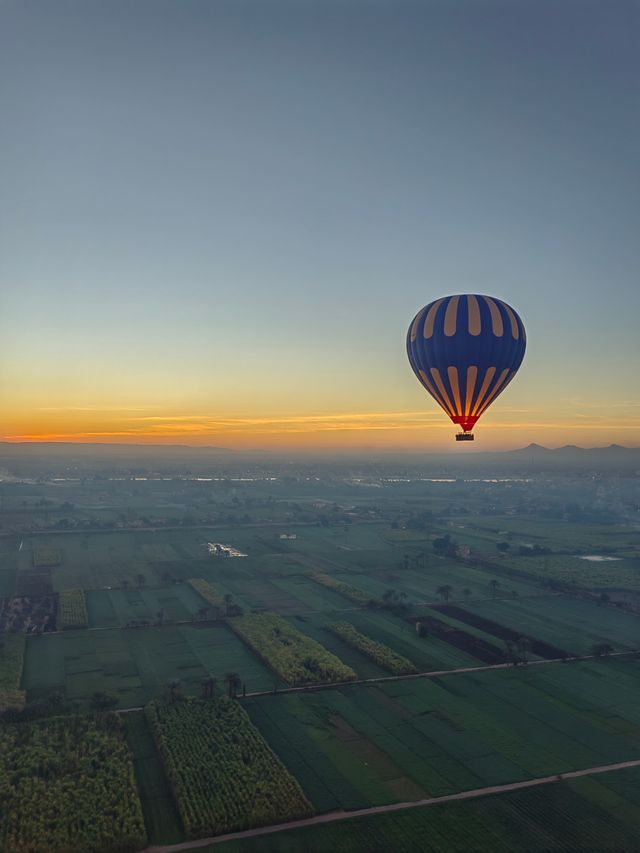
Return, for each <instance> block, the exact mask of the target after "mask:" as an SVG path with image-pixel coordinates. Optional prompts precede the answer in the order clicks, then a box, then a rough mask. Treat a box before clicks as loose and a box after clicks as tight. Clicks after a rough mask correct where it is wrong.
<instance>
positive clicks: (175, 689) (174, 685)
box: [167, 678, 180, 704]
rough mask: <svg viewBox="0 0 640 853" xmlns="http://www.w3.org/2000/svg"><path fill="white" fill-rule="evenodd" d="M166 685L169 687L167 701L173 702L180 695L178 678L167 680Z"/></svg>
mask: <svg viewBox="0 0 640 853" xmlns="http://www.w3.org/2000/svg"><path fill="white" fill-rule="evenodd" d="M167 687H168V688H169V701H170V702H171V703H172V704H173V703H174V702H175V701H176V700H177V698H178V696H179V695H180V680H179V679H177V678H172V679H171V681H168V682H167Z"/></svg>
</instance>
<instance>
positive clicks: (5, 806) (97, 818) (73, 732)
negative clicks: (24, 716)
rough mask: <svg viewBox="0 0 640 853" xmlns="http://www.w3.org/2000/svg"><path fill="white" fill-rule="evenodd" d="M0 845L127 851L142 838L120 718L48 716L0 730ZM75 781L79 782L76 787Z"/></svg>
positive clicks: (21, 849) (23, 852)
mask: <svg viewBox="0 0 640 853" xmlns="http://www.w3.org/2000/svg"><path fill="white" fill-rule="evenodd" d="M0 745H1V748H0V779H2V780H3V782H2V797H0V847H1V848H2V849H4V850H7V851H9V850H10V851H12V853H14V851H15V853H29V851H31V850H34V849H43V847H42V845H43V841H44V840H45V839H46V844H47V848H48V849H50V850H70V849H72V850H82V851H87V853H94V851H101V850H104V849H110V848H111V849H118V850H121V851H134V850H138V849H140V847H142V846H144V844H145V841H146V836H145V829H144V822H143V817H142V809H141V807H140V800H139V798H138V793H137V790H136V785H135V781H134V771H133V764H132V761H131V754H130V752H129V750H128V748H127V745H126V742H125V739H124V735H123V733H122V729H121V726H120V723H119V721H118V720H117V718H115V717H114V716H112V715H108V716H103V717H101V718H98V719H95V718H88V717H85V718H82V717H68V718H65V717H55V718H53V719H50V720H44V721H40V722H36V723H30V724H26V723H21V724H19V725H13V726H12V725H3V726H2V727H1V728H0ZM78 779H81V780H82V784H78Z"/></svg>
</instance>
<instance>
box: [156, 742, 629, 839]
mask: <svg viewBox="0 0 640 853" xmlns="http://www.w3.org/2000/svg"><path fill="white" fill-rule="evenodd" d="M627 767H640V758H634V759H631V760H630V761H619V762H618V763H617V764H601V765H599V766H597V767H588V768H587V769H585V770H569V771H567V772H566V773H558V774H556V775H554V776H540V777H538V778H537V779H528V780H526V781H524V782H509V783H508V784H505V785H490V786H488V787H486V788H474V789H473V790H471V791H461V792H460V793H458V794H445V795H444V796H442V797H427V798H425V799H423V800H411V801H410V802H405V803H390V804H389V805H387V806H370V807H369V808H366V809H354V811H349V812H345V811H335V812H326V813H325V814H321V815H316V816H315V817H308V818H304V819H303V820H293V821H290V822H289V823H277V824H274V825H272V826H262V827H260V828H258V829H245V830H244V831H242V832H228V833H227V834H226V835H216V836H212V837H210V838H199V839H198V840H197V841H183V842H181V843H180V844H167V845H157V846H154V847H147V848H146V850H145V851H143V853H171V851H174V850H175V851H178V850H195V849H197V848H199V847H206V846H207V845H209V844H221V843H222V842H223V841H233V840H237V839H242V838H253V837H254V836H256V835H271V834H273V833H275V832H283V831H285V830H290V829H302V828H304V827H305V826H317V825H318V824H323V823H334V822H335V821H338V820H349V819H351V818H356V817H366V816H368V815H376V814H384V813H385V812H399V811H405V810H407V809H415V808H419V807H420V806H435V805H438V803H449V802H453V801H454V800H473V799H476V798H477V797H486V796H488V795H490V794H503V793H506V792H508V791H518V790H520V789H522V788H534V787H536V786H538V785H549V784H552V783H553V782H560V781H564V780H566V779H576V778H578V777H579V776H593V775H595V774H596V773H611V772H613V771H615V770H624V769H625V768H627Z"/></svg>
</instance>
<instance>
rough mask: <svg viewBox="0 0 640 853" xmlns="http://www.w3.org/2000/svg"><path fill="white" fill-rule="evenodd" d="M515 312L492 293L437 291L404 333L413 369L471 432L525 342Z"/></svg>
mask: <svg viewBox="0 0 640 853" xmlns="http://www.w3.org/2000/svg"><path fill="white" fill-rule="evenodd" d="M526 343H527V339H526V335H525V331H524V325H523V323H522V320H521V319H520V317H519V316H518V314H517V313H516V312H515V311H514V310H513V308H511V306H510V305H507V303H506V302H502V301H501V300H500V299H496V298H495V297H493V296H480V295H478V294H464V295H456V296H443V297H442V298H441V299H436V300H435V301H434V302H430V303H429V304H428V305H425V307H424V308H423V309H422V310H421V311H418V313H417V314H416V316H415V318H414V320H413V322H412V323H411V325H410V326H409V332H408V333H407V355H408V356H409V361H410V363H411V367H412V368H413V372H414V373H415V375H416V376H417V378H418V380H419V381H420V383H421V384H422V385H423V386H424V388H426V390H427V391H428V392H429V394H431V396H432V397H433V398H434V400H435V401H436V402H437V403H438V404H439V405H440V407H441V408H442V409H444V411H445V412H446V413H447V414H448V415H449V417H450V418H451V420H452V421H453V422H454V424H458V425H459V426H461V427H462V430H463V435H462V436H461V437H466V438H471V437H472V436H471V435H464V434H467V433H471V430H472V429H473V427H474V426H475V424H476V421H477V420H478V418H479V417H480V416H481V415H482V413H483V412H485V411H486V410H487V408H488V407H489V406H490V405H491V403H493V401H494V400H495V399H496V397H497V396H498V395H499V394H501V393H502V392H503V391H504V389H505V388H506V387H507V385H508V384H509V383H510V382H511V380H512V379H513V377H514V376H515V375H516V371H517V370H518V368H519V367H520V365H521V363H522V359H523V358H524V351H525V348H526Z"/></svg>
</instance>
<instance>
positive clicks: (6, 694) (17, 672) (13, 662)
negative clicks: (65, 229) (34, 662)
mask: <svg viewBox="0 0 640 853" xmlns="http://www.w3.org/2000/svg"><path fill="white" fill-rule="evenodd" d="M24 649H25V638H24V634H3V635H0V711H4V710H6V709H7V708H22V707H23V705H24V702H25V693H24V691H23V690H20V681H21V679H22V665H23V662H24Z"/></svg>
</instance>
